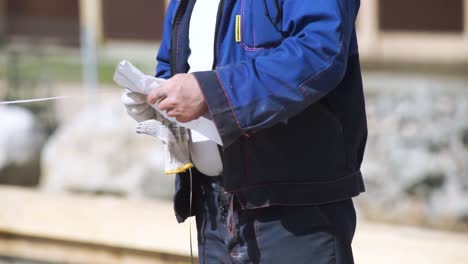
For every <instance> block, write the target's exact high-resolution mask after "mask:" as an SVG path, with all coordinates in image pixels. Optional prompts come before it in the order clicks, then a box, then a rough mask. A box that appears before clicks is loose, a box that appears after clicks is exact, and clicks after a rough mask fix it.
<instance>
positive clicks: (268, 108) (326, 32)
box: [195, 0, 359, 147]
mask: <svg viewBox="0 0 468 264" xmlns="http://www.w3.org/2000/svg"><path fill="white" fill-rule="evenodd" d="M358 8H359V0H315V1H314V2H313V3H311V2H310V1H297V0H283V1H282V12H283V21H282V28H283V32H284V33H285V35H286V36H287V37H286V38H285V39H284V40H283V41H282V42H281V44H280V45H278V46H276V47H275V48H272V49H270V50H268V52H266V51H265V52H264V54H265V55H262V53H260V55H259V56H257V57H255V58H253V59H251V60H246V61H240V62H238V63H235V64H230V65H225V66H223V67H220V68H217V69H216V70H214V71H207V72H198V73H195V76H196V78H197V80H198V82H199V84H200V87H201V89H202V91H203V94H204V96H205V99H206V102H207V105H208V109H209V111H210V113H211V115H212V116H213V119H214V122H215V124H216V126H217V128H218V131H219V133H220V135H221V138H222V140H223V145H224V147H228V146H229V145H230V144H232V143H233V142H234V141H236V140H237V139H238V138H239V137H240V136H241V135H242V134H244V133H248V132H252V131H258V130H261V129H265V128H269V127H272V126H274V125H275V124H277V123H279V122H286V121H287V120H288V119H289V118H291V117H293V116H295V115H297V114H299V113H300V112H301V111H303V110H305V109H306V108H307V107H308V106H310V105H311V104H312V103H314V102H316V101H317V100H319V99H320V98H321V97H323V96H324V95H326V94H327V93H328V92H330V91H331V90H333V89H334V88H335V87H336V86H337V85H338V84H339V83H340V81H341V80H342V79H343V77H344V74H345V72H346V65H347V60H348V56H349V46H350V42H351V38H352V36H353V34H355V31H354V30H355V19H356V15H357V10H358Z"/></svg>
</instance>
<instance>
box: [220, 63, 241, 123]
mask: <svg viewBox="0 0 468 264" xmlns="http://www.w3.org/2000/svg"><path fill="white" fill-rule="evenodd" d="M215 74H216V77H217V78H218V81H219V83H220V84H221V88H222V89H223V93H224V96H225V97H226V99H227V101H228V104H229V108H230V109H231V112H232V115H233V116H234V120H235V121H236V124H237V127H238V128H239V129H240V130H241V131H243V129H242V127H241V125H240V123H239V120H238V119H237V116H236V113H235V112H234V107H232V103H231V99H229V96H228V95H227V92H226V88H224V84H223V82H222V81H221V78H220V77H219V75H218V72H216V71H215Z"/></svg>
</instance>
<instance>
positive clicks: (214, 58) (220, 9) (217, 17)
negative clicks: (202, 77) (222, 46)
mask: <svg viewBox="0 0 468 264" xmlns="http://www.w3.org/2000/svg"><path fill="white" fill-rule="evenodd" d="M224 2H225V0H221V1H220V2H219V6H218V14H217V15H216V25H215V35H214V45H213V52H214V54H213V55H214V56H213V67H212V68H213V70H214V69H216V64H217V60H218V32H219V23H220V22H221V21H220V20H221V16H222V14H223V11H224Z"/></svg>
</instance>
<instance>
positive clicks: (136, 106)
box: [120, 89, 157, 122]
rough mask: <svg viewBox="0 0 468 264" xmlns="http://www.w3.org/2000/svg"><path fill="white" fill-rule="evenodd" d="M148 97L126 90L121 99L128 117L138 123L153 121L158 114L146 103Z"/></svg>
mask: <svg viewBox="0 0 468 264" xmlns="http://www.w3.org/2000/svg"><path fill="white" fill-rule="evenodd" d="M146 97H147V96H146V95H144V94H141V93H135V92H132V91H130V90H128V89H125V91H124V92H123V93H122V96H121V98H120V100H121V101H122V103H123V105H124V106H125V109H126V110H127V113H128V115H129V116H131V117H132V118H133V119H135V120H136V121H137V122H142V121H146V120H148V119H153V118H154V117H155V116H156V114H157V113H156V110H154V108H153V107H151V106H150V105H149V104H148V103H147V102H146Z"/></svg>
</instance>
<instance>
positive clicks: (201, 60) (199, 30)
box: [188, 0, 220, 72]
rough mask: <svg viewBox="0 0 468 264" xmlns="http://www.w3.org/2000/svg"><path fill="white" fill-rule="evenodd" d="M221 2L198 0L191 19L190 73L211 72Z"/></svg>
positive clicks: (217, 0) (216, 0)
mask: <svg viewBox="0 0 468 264" xmlns="http://www.w3.org/2000/svg"><path fill="white" fill-rule="evenodd" d="M219 1H220V0H197V2H196V3H195V6H194V7H193V12H192V17H191V18H190V30H189V40H190V50H191V53H190V56H189V58H188V64H189V65H190V72H197V71H211V70H212V67H213V60H214V43H215V39H214V38H215V30H216V17H217V15H218V6H219Z"/></svg>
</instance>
